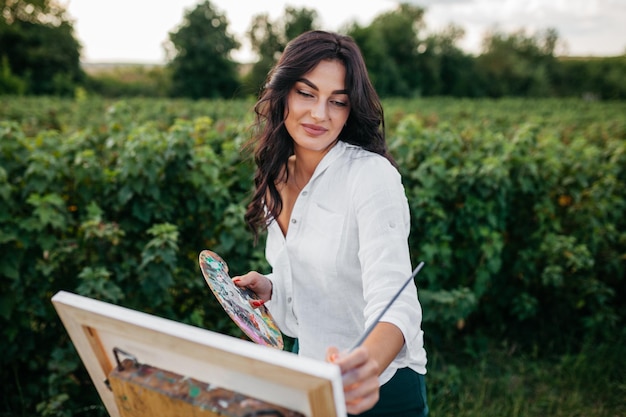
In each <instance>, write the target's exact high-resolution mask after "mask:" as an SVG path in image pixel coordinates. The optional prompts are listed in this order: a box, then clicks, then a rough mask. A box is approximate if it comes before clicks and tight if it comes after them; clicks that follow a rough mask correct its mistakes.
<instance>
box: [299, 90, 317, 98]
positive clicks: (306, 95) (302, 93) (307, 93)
mask: <svg viewBox="0 0 626 417" xmlns="http://www.w3.org/2000/svg"><path fill="white" fill-rule="evenodd" d="M296 92H297V93H298V94H300V95H301V96H302V97H307V98H309V97H313V94H310V93H309V92H307V91H304V90H296Z"/></svg>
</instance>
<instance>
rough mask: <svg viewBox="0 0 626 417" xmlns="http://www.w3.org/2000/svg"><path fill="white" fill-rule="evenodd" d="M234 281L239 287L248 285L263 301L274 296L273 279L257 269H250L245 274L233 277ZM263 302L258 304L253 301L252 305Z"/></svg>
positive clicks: (260, 304) (255, 305)
mask: <svg viewBox="0 0 626 417" xmlns="http://www.w3.org/2000/svg"><path fill="white" fill-rule="evenodd" d="M233 283H234V284H235V285H236V286H238V287H247V288H248V289H250V290H252V291H254V293H255V294H256V295H257V297H259V298H260V299H261V300H262V301H263V303H264V302H267V301H269V300H270V299H271V298H272V281H270V280H269V279H268V278H267V277H266V276H265V275H261V274H259V273H258V272H256V271H250V272H248V273H247V274H245V275H241V276H238V277H233ZM263 303H257V304H258V305H257V304H254V302H251V304H252V307H260V306H262V305H263Z"/></svg>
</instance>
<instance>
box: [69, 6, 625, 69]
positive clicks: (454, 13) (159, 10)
mask: <svg viewBox="0 0 626 417" xmlns="http://www.w3.org/2000/svg"><path fill="white" fill-rule="evenodd" d="M200 1H201V0H65V1H62V3H65V4H66V5H67V9H68V11H69V15H70V17H71V18H73V19H74V22H75V23H74V29H75V31H76V36H77V37H78V39H79V41H80V42H81V44H82V45H83V61H85V62H136V63H160V62H164V60H165V53H164V50H163V46H162V45H163V42H164V41H165V40H166V39H167V36H168V32H170V31H172V30H175V28H176V26H177V25H178V24H180V23H181V22H182V19H183V15H184V12H185V10H189V9H193V7H195V5H196V4H198V3H199V2H200ZM411 2H412V3H414V4H417V5H420V6H422V7H425V8H426V16H425V21H426V28H427V30H428V31H429V32H436V31H439V30H441V29H443V28H444V27H446V26H447V25H448V24H450V23H454V24H455V25H457V26H460V27H462V28H463V29H464V30H465V37H464V39H463V40H462V41H461V42H460V43H459V46H461V47H462V48H463V49H464V50H465V51H467V52H470V53H478V52H479V51H480V44H481V40H482V37H483V35H484V34H485V33H486V32H488V31H489V30H493V29H497V30H499V31H503V32H506V33H510V32H513V31H516V30H518V29H521V28H524V29H526V31H527V33H529V34H530V33H532V32H533V31H537V30H545V29H547V28H554V29H556V30H557V32H558V34H559V38H560V39H561V40H562V41H563V43H564V45H563V48H561V49H560V50H559V51H558V53H560V54H563V55H575V56H581V55H593V56H611V55H620V54H623V53H626V0H430V1H429V0H412V1H411ZM211 4H213V6H214V7H215V8H216V9H217V10H218V11H219V12H221V13H223V14H224V15H225V16H226V18H227V20H228V22H229V26H228V27H229V31H230V32H231V34H233V35H234V36H235V37H236V38H237V39H238V40H239V41H240V42H241V43H242V44H244V47H243V48H242V50H241V51H238V52H236V53H235V55H234V58H235V59H237V60H240V61H247V60H248V61H249V60H250V59H251V55H250V52H249V49H247V48H246V46H245V45H246V40H245V32H246V30H247V29H248V26H249V25H250V22H251V21H252V17H253V16H254V15H256V14H259V13H269V15H270V17H271V18H272V19H276V18H277V17H279V16H281V15H282V14H283V12H284V10H285V7H286V6H287V5H291V6H294V7H298V8H300V7H308V8H313V9H315V10H317V12H318V14H319V16H320V24H321V28H322V29H326V30H339V29H340V28H341V27H342V26H344V25H345V24H347V23H348V22H351V21H355V20H356V21H358V22H359V23H361V24H362V25H367V24H369V23H370V22H371V21H372V19H373V18H374V17H376V16H377V15H379V14H381V13H383V12H385V11H389V10H393V9H394V8H395V7H396V6H397V4H398V2H397V1H393V0H360V1H357V0H354V1H348V0H343V1H342V0H316V1H315V2H313V4H312V2H311V1H310V0H302V1H300V0H288V1H284V0H211Z"/></svg>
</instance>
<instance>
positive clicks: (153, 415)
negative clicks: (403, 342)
mask: <svg viewBox="0 0 626 417" xmlns="http://www.w3.org/2000/svg"><path fill="white" fill-rule="evenodd" d="M52 303H53V304H54V307H55V308H56V310H57V313H58V314H59V317H60V318H61V320H62V321H63V325H64V326H65V328H66V330H67V331H68V333H69V335H70V338H71V339H72V343H73V344H74V346H75V347H76V350H77V351H78V354H79V355H80V357H81V359H82V361H83V363H84V365H85V367H86V368H87V371H88V372H89V376H90V377H91V380H92V382H93V384H94V386H95V388H96V389H97V391H98V394H99V395H100V398H101V399H102V401H103V402H104V405H105V407H106V409H107V411H108V413H109V415H110V416H111V417H118V416H119V417H148V416H150V417H157V416H158V417H161V416H164V417H168V416H181V417H182V416H199V417H200V416H202V417H214V416H220V417H226V416H228V417H230V416H231V415H232V416H233V417H240V415H241V417H243V416H245V417H252V416H262V415H263V416H269V417H272V414H262V413H260V411H259V410H266V411H267V410H269V407H274V409H279V410H280V412H282V413H283V414H282V416H283V417H290V416H305V417H345V416H346V410H345V403H344V397H343V386H342V382H341V374H340V371H339V368H338V367H337V366H336V365H332V364H329V363H325V362H321V361H316V360H313V359H309V358H302V357H299V356H297V355H294V354H292V353H289V352H284V351H281V350H278V349H275V348H271V347H267V346H261V345H258V344H255V343H252V342H249V341H245V340H241V339H237V338H233V337H230V336H226V335H222V334H218V333H214V332H211V331H208V330H204V329H200V328H198V327H194V326H189V325H186V324H182V323H177V322H174V321H171V320H166V319H163V318H160V317H155V316H152V315H149V314H145V313H141V312H138V311H135V310H131V309H127V308H123V307H120V306H115V305H112V304H108V303H104V302H102V301H97V300H93V299H90V298H87V297H82V296H79V295H76V294H72V293H68V292H64V291H61V292H59V293H57V294H56V295H55V296H54V297H52ZM115 352H125V353H126V352H128V353H130V355H131V356H132V357H133V358H136V359H130V358H127V359H126V360H121V359H120V358H119V357H118V356H117V355H116V353H115ZM129 359H130V360H129ZM116 365H117V366H116ZM148 371H150V372H152V374H153V375H156V373H157V372H160V373H161V374H160V375H161V379H162V380H161V381H160V382H159V381H157V379H158V378H157V379H154V380H153V381H152V382H150V378H149V377H148ZM142 372H143V373H142ZM155 381H156V382H157V383H155ZM151 384H152V385H151ZM217 388H219V389H220V390H222V391H216V390H215V389H217ZM212 391H213V392H212ZM205 392H206V394H204V393H205ZM200 393H203V395H200ZM216 395H225V396H230V397H227V398H226V397H225V398H222V402H221V405H224V406H225V407H223V408H224V409H225V410H228V409H229V407H230V408H231V409H233V410H235V409H236V407H234V406H235V405H237V406H238V407H239V409H238V410H235V411H237V412H239V413H240V415H237V414H231V415H229V414H225V413H224V412H222V414H218V412H221V411H220V410H218V409H217V408H213V409H210V404H211V401H212V400H215V399H216V398H217V396H216ZM228 398H230V399H231V400H232V401H230V402H229V401H228ZM218 400H219V399H218ZM217 404H218V405H219V404H220V403H219V401H218V402H217ZM255 407H256V414H255ZM166 411H167V412H168V413H169V414H166ZM211 413H213V414H211ZM242 413H243V414H242ZM245 413H248V414H245ZM289 413H291V414H289ZM274 415H276V416H280V415H281V414H274Z"/></svg>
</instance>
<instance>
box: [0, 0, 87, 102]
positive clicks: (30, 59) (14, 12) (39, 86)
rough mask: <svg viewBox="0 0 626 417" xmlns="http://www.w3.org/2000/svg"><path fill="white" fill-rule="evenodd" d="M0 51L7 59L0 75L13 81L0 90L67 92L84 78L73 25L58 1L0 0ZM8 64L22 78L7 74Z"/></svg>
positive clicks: (33, 92)
mask: <svg viewBox="0 0 626 417" xmlns="http://www.w3.org/2000/svg"><path fill="white" fill-rule="evenodd" d="M0 51H2V56H3V57H6V58H7V59H8V63H7V64H5V63H3V65H2V68H3V72H4V73H3V75H2V76H0V79H4V82H5V83H6V82H7V78H8V81H9V82H10V84H11V88H9V89H7V88H4V89H2V88H0V93H5V94H6V93H13V94H14V93H21V92H22V90H23V89H25V90H26V91H25V92H26V93H28V94H55V95H64V96H68V95H72V94H73V93H74V88H75V87H76V86H77V85H78V84H79V83H81V82H82V81H83V80H84V73H83V72H82V69H81V68H80V62H79V61H80V44H79V43H78V41H77V40H76V38H75V36H74V27H73V25H72V22H71V21H70V20H68V19H67V18H66V16H65V9H64V8H63V7H61V6H59V5H58V4H57V2H55V1H48V0H39V1H27V0H17V1H2V2H0ZM3 59H4V58H3ZM7 68H10V70H11V71H12V72H13V73H14V74H19V78H18V79H17V80H15V77H16V76H15V75H14V76H12V77H7ZM9 75H10V74H9ZM0 85H1V83H0ZM24 87H25V88H24ZM3 90H5V91H3Z"/></svg>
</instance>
